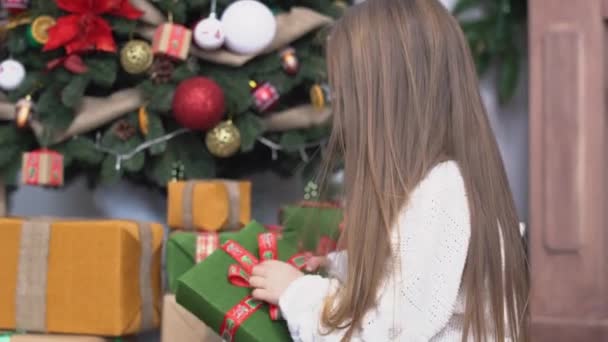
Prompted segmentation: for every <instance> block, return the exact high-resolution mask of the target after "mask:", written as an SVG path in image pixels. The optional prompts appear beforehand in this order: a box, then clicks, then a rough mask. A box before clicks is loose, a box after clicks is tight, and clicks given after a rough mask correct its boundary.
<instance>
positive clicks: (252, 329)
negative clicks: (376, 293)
mask: <svg viewBox="0 0 608 342" xmlns="http://www.w3.org/2000/svg"><path fill="white" fill-rule="evenodd" d="M256 255H257V257H256ZM270 259H278V260H283V261H286V262H288V263H290V264H291V265H293V266H294V267H296V268H299V269H302V268H303V267H304V265H305V262H306V255H305V254H301V253H300V254H299V253H297V248H296V247H295V246H293V245H291V244H289V243H286V242H284V241H282V240H279V239H278V237H277V234H275V233H271V232H269V231H267V230H266V229H265V228H264V226H262V225H260V224H259V223H257V222H252V223H250V224H249V225H247V226H246V227H245V228H244V229H243V230H242V231H240V232H239V233H237V234H235V235H234V237H233V238H232V239H230V240H228V241H226V242H225V243H223V244H222V246H221V249H220V250H217V251H216V252H214V253H213V254H211V255H210V256H208V257H207V258H206V259H205V262H202V263H200V264H198V265H196V266H195V267H194V268H192V269H191V270H190V271H188V272H187V273H186V274H184V275H183V276H182V277H180V278H179V280H178V286H177V293H176V300H177V302H178V303H179V304H181V305H182V306H183V307H185V308H186V309H188V311H190V312H192V313H193V314H194V315H195V316H197V317H198V318H200V319H201V320H202V321H204V322H205V323H206V324H207V325H208V326H209V327H211V328H212V329H213V330H215V331H216V332H217V333H218V334H219V335H220V336H221V337H222V338H223V339H224V340H225V341H239V342H253V341H259V342H282V341H290V340H291V338H290V335H289V331H288V330H287V326H286V324H285V322H284V321H282V320H281V319H280V317H279V310H278V308H277V307H276V306H272V305H268V304H266V303H263V302H259V301H256V300H254V299H253V298H252V297H251V289H250V288H249V276H250V274H251V270H252V269H253V267H254V266H255V265H257V264H258V263H259V262H261V261H262V260H270Z"/></svg>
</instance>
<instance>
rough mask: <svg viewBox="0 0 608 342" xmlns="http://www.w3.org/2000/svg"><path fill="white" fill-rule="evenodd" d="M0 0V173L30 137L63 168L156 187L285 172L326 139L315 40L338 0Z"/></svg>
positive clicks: (6, 175) (15, 166) (10, 178)
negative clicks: (258, 171) (1, 32)
mask: <svg viewBox="0 0 608 342" xmlns="http://www.w3.org/2000/svg"><path fill="white" fill-rule="evenodd" d="M3 5H4V7H5V9H6V10H7V11H8V14H7V17H6V18H5V20H4V24H3V26H4V28H5V31H6V32H5V33H6V34H5V37H4V42H3V45H4V48H3V49H2V53H1V54H2V55H1V56H0V59H1V60H3V61H4V62H2V64H1V65H0V68H2V70H0V88H1V89H2V90H3V93H0V120H4V121H3V122H1V123H0V146H1V148H0V177H2V178H3V179H4V180H5V182H6V183H7V184H16V182H17V180H18V178H19V177H18V175H17V172H18V170H19V169H20V168H21V166H22V155H23V154H24V153H25V152H28V151H32V150H38V149H43V150H42V153H44V152H45V151H46V149H49V150H52V151H54V152H57V153H59V154H60V155H61V156H62V157H63V167H64V168H65V170H66V176H67V178H68V179H69V178H70V177H71V176H73V175H78V174H82V173H86V174H88V175H90V176H91V179H92V180H93V181H94V182H95V183H97V182H102V183H103V182H111V181H115V180H117V179H119V178H121V177H126V178H129V179H133V180H136V181H142V182H149V183H151V184H155V185H157V186H159V187H164V186H165V185H166V183H167V181H169V180H171V179H172V178H175V177H183V178H188V179H190V178H210V177H238V176H239V175H240V174H241V173H247V172H251V171H253V170H254V168H259V167H274V168H275V169H277V170H279V171H288V172H289V171H294V170H295V168H296V166H297V165H299V164H300V163H301V162H302V161H303V160H304V161H309V160H310V159H311V158H312V157H314V156H315V152H316V151H318V149H319V147H320V146H321V145H322V144H323V143H324V141H325V139H326V137H327V134H328V127H327V121H328V120H327V119H328V118H329V115H330V113H329V110H328V109H327V108H326V107H327V104H328V102H329V99H330V98H329V94H328V92H327V87H326V86H325V83H324V82H325V78H326V72H325V63H324V52H323V45H324V43H325V35H326V32H327V30H326V28H327V26H328V25H329V24H331V22H332V21H333V20H334V19H335V18H337V17H338V16H339V15H340V14H341V13H342V11H343V10H344V9H345V8H346V7H347V5H346V3H344V2H341V1H336V2H334V1H318V0H315V1H313V0H292V1H279V0H265V1H253V0H246V1H228V0H217V2H216V1H210V0H160V1H147V0H130V1H129V0H122V1H110V0H96V1H85V0H54V1H50V0H32V1H29V2H28V1H26V0H18V1H15V0H11V1H8V0H6V1H3ZM311 98H312V100H311ZM11 121H12V122H11ZM317 155H318V153H317ZM27 165H29V164H27ZM34 173H35V172H33V171H32V172H31V174H32V175H33V174H34ZM35 183H36V182H32V184H35Z"/></svg>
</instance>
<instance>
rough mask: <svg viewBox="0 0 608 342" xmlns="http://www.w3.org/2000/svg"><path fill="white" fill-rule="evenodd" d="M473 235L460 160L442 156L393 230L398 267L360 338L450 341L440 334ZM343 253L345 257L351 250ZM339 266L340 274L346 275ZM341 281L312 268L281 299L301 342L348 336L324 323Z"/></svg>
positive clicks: (450, 310) (453, 304)
mask: <svg viewBox="0 0 608 342" xmlns="http://www.w3.org/2000/svg"><path fill="white" fill-rule="evenodd" d="M469 237H470V217H469V209H468V203H467V198H466V192H465V187H464V182H463V180H462V176H461V174H460V171H459V169H458V166H457V164H456V163H454V162H446V163H442V164H440V165H438V166H436V167H435V168H434V169H433V170H432V171H431V172H430V173H429V174H428V175H427V177H426V178H425V179H424V180H423V181H422V182H421V183H420V184H419V185H418V187H417V188H416V190H414V192H413V193H412V194H411V196H410V199H409V201H408V204H407V205H406V206H405V208H404V209H403V211H402V212H401V214H400V215H399V218H398V220H397V222H396V226H395V229H394V230H393V236H392V237H391V245H392V250H393V257H392V258H391V260H389V266H390V267H389V269H391V272H390V274H389V275H388V276H387V278H386V279H385V281H384V283H383V285H382V287H381V288H380V289H379V293H378V296H379V298H378V302H377V303H378V304H377V306H376V307H374V308H373V309H371V310H369V312H367V313H366V314H365V317H364V320H363V322H362V325H361V329H358V330H357V332H356V334H355V337H354V338H353V341H414V342H418V341H421V342H422V341H439V340H445V339H442V338H441V339H436V337H437V336H440V335H441V334H443V333H444V332H445V331H446V330H449V329H446V328H449V327H448V325H450V322H451V319H452V316H453V315H454V312H455V311H456V306H457V305H458V299H459V289H460V284H461V278H462V273H463V270H464V266H465V261H466V256H467V250H468V244H469ZM338 259H341V260H343V261H342V263H344V262H346V255H345V254H344V255H343V256H342V257H339V258H338ZM338 259H336V260H338ZM340 268H342V267H340ZM339 273H341V272H338V274H336V275H337V276H338V278H340V276H343V274H339ZM341 280H343V281H348V279H341ZM340 284H341V282H340V281H339V280H338V279H336V278H329V279H328V278H322V277H319V276H310V275H309V276H304V277H301V278H300V279H298V280H296V281H294V282H293V283H292V284H291V285H290V286H289V288H288V289H287V290H286V291H285V293H284V294H283V295H282V296H281V298H280V301H279V306H280V308H281V311H282V313H283V316H284V317H285V319H286V320H287V323H288V326H289V330H290V332H291V335H292V338H293V339H294V341H296V342H298V341H301V342H312V341H327V342H331V341H340V339H341V338H342V337H343V335H344V331H341V330H338V331H335V332H332V333H331V334H326V333H325V332H326V331H324V329H323V327H322V326H321V324H320V317H321V313H322V310H323V306H324V303H325V299H326V297H327V295H329V294H331V293H333V292H334V291H336V290H338V289H339V286H341V285H340ZM457 330H458V329H457ZM457 333H458V331H456V332H455V334H456V335H457ZM454 336H455V335H454ZM450 340H451V339H450ZM455 340H459V339H458V338H456V339H455Z"/></svg>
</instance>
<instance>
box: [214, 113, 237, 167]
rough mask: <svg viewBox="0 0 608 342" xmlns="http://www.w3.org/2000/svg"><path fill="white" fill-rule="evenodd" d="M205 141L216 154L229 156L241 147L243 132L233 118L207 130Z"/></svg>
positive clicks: (222, 156) (221, 156)
mask: <svg viewBox="0 0 608 342" xmlns="http://www.w3.org/2000/svg"><path fill="white" fill-rule="evenodd" d="M205 143H206V144H207V148H208V149H209V152H211V154H213V155H214V156H216V157H219V158H228V157H231V156H233V155H235V154H236V153H237V152H238V151H239V149H240V148H241V133H240V132H239V129H238V128H237V127H236V126H235V125H234V124H233V123H232V121H231V120H228V121H224V122H220V123H219V124H218V125H217V126H215V127H214V128H213V129H212V130H210V131H209V132H207V137H206V138H205Z"/></svg>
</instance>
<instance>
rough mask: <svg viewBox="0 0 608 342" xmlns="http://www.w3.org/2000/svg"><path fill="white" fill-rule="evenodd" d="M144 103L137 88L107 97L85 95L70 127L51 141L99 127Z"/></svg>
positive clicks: (56, 141)
mask: <svg viewBox="0 0 608 342" xmlns="http://www.w3.org/2000/svg"><path fill="white" fill-rule="evenodd" d="M144 103H145V100H144V97H143V94H142V93H141V91H139V89H137V88H130V89H125V90H120V91H117V92H115V93H114V94H112V95H110V96H109V97H107V98H98V97H85V98H84V99H83V100H82V103H81V105H80V107H79V108H78V110H77V114H76V118H75V119H74V121H72V124H71V125H70V127H68V129H67V130H66V131H65V132H63V133H61V134H59V135H58V136H56V137H55V138H54V139H53V142H54V143H59V142H62V141H64V140H66V139H68V138H71V137H73V136H75V135H78V134H82V133H86V132H89V131H91V130H93V129H96V128H98V127H101V126H103V125H105V124H107V123H108V122H110V121H112V120H115V119H118V118H119V117H121V116H123V115H126V114H127V113H129V112H132V111H134V110H137V109H138V108H139V107H141V106H142V105H143V104H144Z"/></svg>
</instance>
